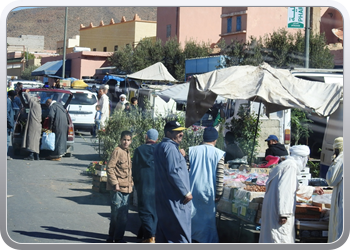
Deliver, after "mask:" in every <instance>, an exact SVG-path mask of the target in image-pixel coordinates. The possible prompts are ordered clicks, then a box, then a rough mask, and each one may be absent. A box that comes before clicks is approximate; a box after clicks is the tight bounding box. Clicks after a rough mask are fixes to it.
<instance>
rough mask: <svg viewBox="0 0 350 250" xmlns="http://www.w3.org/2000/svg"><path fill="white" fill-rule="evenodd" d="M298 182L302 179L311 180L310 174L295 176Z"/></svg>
mask: <svg viewBox="0 0 350 250" xmlns="http://www.w3.org/2000/svg"><path fill="white" fill-rule="evenodd" d="M297 178H298V180H303V179H311V174H310V173H305V174H301V175H298V176H297Z"/></svg>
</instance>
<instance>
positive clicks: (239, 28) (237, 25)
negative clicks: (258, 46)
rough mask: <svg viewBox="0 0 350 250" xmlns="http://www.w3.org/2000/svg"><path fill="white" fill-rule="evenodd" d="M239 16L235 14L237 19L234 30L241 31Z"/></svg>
mask: <svg viewBox="0 0 350 250" xmlns="http://www.w3.org/2000/svg"><path fill="white" fill-rule="evenodd" d="M241 23H242V22H241V16H237V21H236V31H241V30H242V25H241Z"/></svg>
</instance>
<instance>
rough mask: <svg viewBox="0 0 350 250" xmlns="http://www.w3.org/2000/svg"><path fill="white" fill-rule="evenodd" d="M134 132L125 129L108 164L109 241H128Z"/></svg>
mask: <svg viewBox="0 0 350 250" xmlns="http://www.w3.org/2000/svg"><path fill="white" fill-rule="evenodd" d="M131 142H132V133H131V132H130V131H123V132H122V133H121V135H120V142H119V146H118V147H116V148H115V149H114V151H113V153H112V155H111V158H110V159H109V161H108V164H107V187H106V189H107V190H109V191H110V196H111V221H110V223H109V231H108V238H107V242H108V243H112V242H114V243H126V242H125V241H124V239H123V237H124V233H125V228H126V223H127V220H128V210H129V195H130V193H131V192H132V187H133V185H134V183H133V180H132V171H131V167H132V164H131V158H130V151H129V146H130V144H131Z"/></svg>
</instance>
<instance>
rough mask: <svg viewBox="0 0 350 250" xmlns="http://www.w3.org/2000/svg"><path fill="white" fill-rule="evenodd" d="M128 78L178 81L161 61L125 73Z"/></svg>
mask: <svg viewBox="0 0 350 250" xmlns="http://www.w3.org/2000/svg"><path fill="white" fill-rule="evenodd" d="M127 77H128V78H132V79H139V80H143V81H154V82H157V81H158V82H178V80H176V79H175V78H174V77H173V76H172V75H171V74H170V73H169V71H168V70H167V68H166V67H165V66H164V65H163V63H161V62H157V63H155V64H153V65H151V66H149V67H147V68H144V69H142V70H140V71H137V72H135V73H133V74H130V75H127Z"/></svg>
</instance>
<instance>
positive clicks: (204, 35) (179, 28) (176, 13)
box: [157, 7, 221, 47]
mask: <svg viewBox="0 0 350 250" xmlns="http://www.w3.org/2000/svg"><path fill="white" fill-rule="evenodd" d="M220 14H221V7H158V8H157V39H161V40H162V42H163V43H165V41H167V40H168V39H169V37H167V26H168V25H171V33H170V38H174V37H177V40H178V42H179V43H180V44H181V46H182V47H184V45H185V43H186V41H190V40H193V41H196V42H197V43H202V42H205V43H210V44H212V43H216V42H217V41H218V40H219V39H220V36H219V32H220V27H221V20H220Z"/></svg>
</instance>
